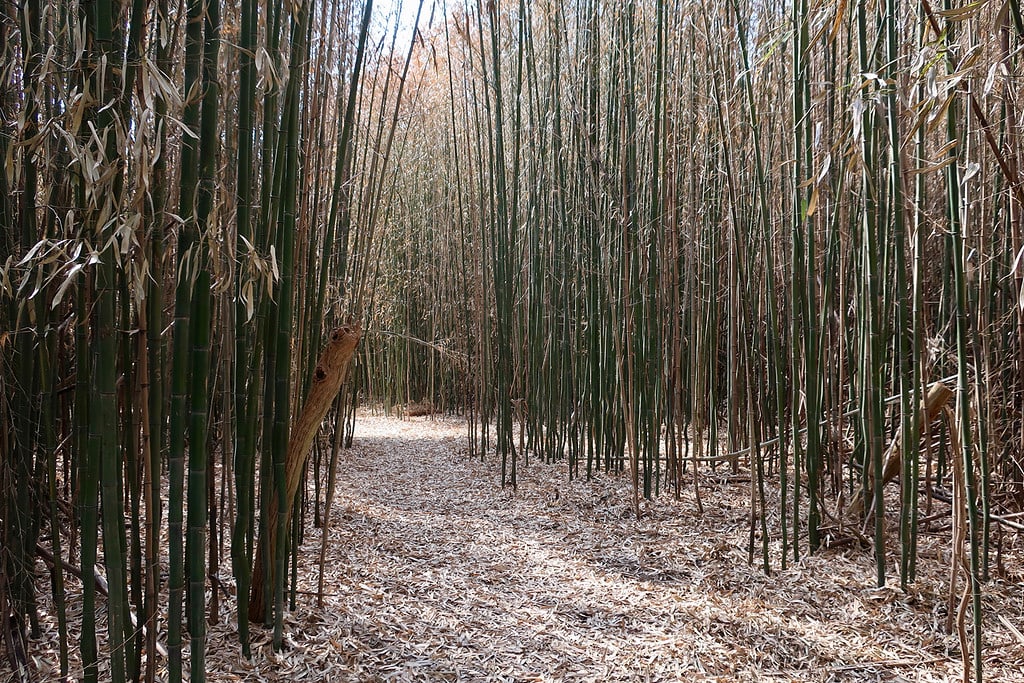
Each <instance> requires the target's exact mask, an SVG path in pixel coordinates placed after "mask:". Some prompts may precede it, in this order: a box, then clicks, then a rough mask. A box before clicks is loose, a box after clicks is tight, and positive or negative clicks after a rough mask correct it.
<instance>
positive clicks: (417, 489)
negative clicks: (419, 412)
mask: <svg viewBox="0 0 1024 683" xmlns="http://www.w3.org/2000/svg"><path fill="white" fill-rule="evenodd" d="M464 430H465V426H464V424H463V423H461V422H455V421H444V420H437V421H432V420H430V419H421V418H416V419H410V420H408V421H404V422H403V421H398V420H395V419H387V418H382V417H373V416H369V415H361V416H360V417H359V419H358V422H357V431H356V434H357V436H356V441H355V444H354V447H353V448H352V449H351V450H348V451H345V452H344V453H343V455H342V461H341V463H340V472H339V480H338V484H339V489H338V497H337V499H336V502H335V508H334V513H333V515H332V516H333V519H332V523H331V531H330V533H331V535H332V538H331V540H330V545H329V551H328V552H329V557H328V562H327V571H326V577H325V585H326V586H327V595H326V598H325V609H324V610H323V611H322V612H319V611H317V610H316V609H315V596H314V595H311V594H303V595H301V596H300V603H301V604H300V605H299V607H298V609H297V610H296V611H295V612H293V613H290V614H289V616H288V622H287V624H286V630H287V632H288V636H287V641H288V648H287V649H286V651H284V652H282V653H273V652H272V651H271V649H270V647H269V642H268V641H269V633H265V632H263V631H257V639H258V640H257V643H256V648H255V649H256V651H257V653H258V654H257V657H256V658H255V660H254V663H248V662H245V661H244V660H241V659H240V658H239V657H238V656H237V654H235V653H237V646H236V645H234V643H232V642H231V641H232V640H233V638H234V631H233V624H231V623H226V624H224V625H223V626H222V627H221V628H220V633H218V634H217V635H216V637H217V638H218V639H221V638H222V639H223V641H222V642H223V645H222V647H223V649H221V653H222V655H223V656H222V657H221V658H218V659H219V660H220V661H219V662H218V664H217V666H218V669H220V672H221V673H217V674H216V677H215V678H212V679H211V680H267V681H300V680H308V681H682V680H705V681H733V680H737V681H805V680H806V681H861V680H863V681H878V680H883V681H888V680H893V681H947V680H952V679H955V678H957V677H958V676H959V674H960V659H959V643H958V640H957V638H956V636H955V635H953V636H948V635H946V634H944V633H943V632H942V630H941V628H942V622H943V615H942V614H941V610H942V609H944V607H943V602H944V600H943V594H942V591H943V590H944V586H943V585H941V584H940V583H939V582H940V581H941V578H940V577H941V576H943V574H944V572H945V571H947V570H946V568H945V567H940V566H939V564H938V562H931V561H927V563H928V564H934V565H935V567H934V570H935V571H934V572H933V573H934V582H933V581H932V578H933V577H932V576H931V575H926V576H923V577H922V580H921V581H919V583H918V585H917V586H916V587H915V588H914V589H913V590H912V591H911V593H910V594H909V595H908V594H904V593H902V592H900V591H899V590H897V589H895V588H893V589H889V588H884V589H877V588H875V587H874V586H873V583H872V579H871V577H872V576H873V570H872V567H873V561H872V559H871V557H870V554H869V553H867V552H865V551H860V550H852V549H851V550H847V551H841V550H836V551H829V552H826V553H823V554H822V555H820V556H815V557H810V558H806V559H804V560H803V561H801V562H800V563H798V564H797V565H796V566H793V567H790V568H788V569H787V570H786V571H784V572H780V571H775V572H773V574H772V576H765V575H764V574H763V573H762V572H761V570H760V568H759V567H757V566H754V567H750V566H748V565H747V552H746V547H747V546H746V544H747V540H746V539H747V533H748V517H747V514H748V513H747V510H748V502H747V496H748V495H749V493H748V488H747V487H748V484H745V483H742V482H739V483H737V482H732V483H730V482H729V480H728V478H726V477H717V478H712V476H708V477H706V478H705V484H704V486H705V489H704V495H705V505H706V512H705V514H704V515H703V516H702V517H697V516H696V515H695V506H694V505H693V502H692V499H690V497H689V495H687V496H684V497H683V499H682V500H681V501H674V500H670V496H663V497H662V498H660V499H659V500H658V501H657V502H656V503H653V504H650V505H648V506H647V515H646V516H645V518H644V519H643V520H641V521H640V522H639V523H638V522H636V520H635V519H633V515H632V512H631V510H630V506H629V500H630V497H629V490H628V483H627V482H626V481H625V480H624V479H623V478H616V477H603V476H602V477H597V478H596V479H595V480H594V481H591V482H586V481H574V482H569V481H568V480H567V477H566V472H565V468H564V466H559V465H543V464H531V466H530V467H529V468H526V469H525V471H524V472H523V473H522V475H521V477H520V482H521V483H520V486H519V490H518V491H517V492H515V493H513V492H512V491H510V490H508V489H505V490H503V489H501V488H500V487H499V486H498V485H497V482H498V477H497V473H496V466H495V464H494V463H493V462H485V463H480V462H479V461H477V460H471V459H470V458H468V457H467V455H466V453H465V449H464V444H465V438H464V436H465V431H464ZM319 543H320V536H319V532H317V531H316V530H311V531H310V532H308V533H307V536H306V540H305V543H304V545H303V547H302V557H303V562H302V563H301V564H303V565H304V566H302V567H300V577H299V583H300V589H301V590H305V591H315V590H316V581H317V568H316V557H317V553H318V549H319ZM941 547H943V546H942V545H941V544H937V545H936V551H935V552H940V549H941ZM944 547H946V548H948V545H946V546H944ZM776 569H777V568H776ZM1004 588H1006V589H1008V590H1009V595H1012V586H1005V587H1004ZM1006 597H1008V596H1006ZM988 599H989V600H991V601H995V604H1002V601H1003V600H1004V599H1005V598H1004V597H996V596H994V595H992V594H991V593H990V594H989V598H988ZM1010 603H1011V604H1010V605H1009V607H1010V611H1009V612H1006V611H1005V610H1004V612H1003V613H1004V614H1005V615H1006V616H1007V617H1009V618H1010V620H1011V621H1012V622H1014V623H1016V624H1021V625H1024V620H1022V618H1021V615H1022V611H1024V606H1022V605H1021V599H1020V598H1019V597H1018V598H1017V600H1016V602H1015V603H1014V602H1013V601H1012V599H1010ZM988 633H989V635H988V641H987V642H988V646H987V650H986V666H987V667H988V671H989V674H990V676H991V678H990V680H993V681H1024V674H1022V673H1021V671H1022V670H1024V668H1022V665H1024V643H1020V642H1017V641H1016V640H1015V639H1014V637H1013V635H1012V634H1011V633H1010V632H1009V631H1005V630H1004V631H1002V632H1000V631H999V622H998V621H995V620H994V617H993V627H992V628H991V629H990V630H989V632H988ZM215 649H217V647H216V646H214V645H213V644H212V643H211V650H215ZM229 653H230V654H229ZM211 659H212V658H211ZM229 672H230V673H229ZM222 674H223V675H222Z"/></svg>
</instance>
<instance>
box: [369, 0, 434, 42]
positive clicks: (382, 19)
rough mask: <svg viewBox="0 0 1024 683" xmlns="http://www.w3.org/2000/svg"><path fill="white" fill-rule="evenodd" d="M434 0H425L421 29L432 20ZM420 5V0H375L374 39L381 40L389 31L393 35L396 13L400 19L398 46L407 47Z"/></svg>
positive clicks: (421, 16)
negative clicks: (431, 13)
mask: <svg viewBox="0 0 1024 683" xmlns="http://www.w3.org/2000/svg"><path fill="white" fill-rule="evenodd" d="M433 3H434V0H423V12H422V13H421V15H420V30H423V29H425V28H426V26H427V22H428V21H429V20H430V12H431V8H432V5H433ZM418 7H419V0H374V3H373V24H372V25H373V33H372V34H371V35H373V37H374V39H376V40H380V38H381V36H382V35H383V34H384V32H385V31H387V35H388V36H390V35H391V31H392V30H393V27H394V21H395V16H396V14H397V15H398V20H399V29H398V43H397V45H396V48H397V47H405V46H407V45H408V44H409V41H410V40H411V39H412V29H413V23H414V22H415V20H416V10H417V9H418Z"/></svg>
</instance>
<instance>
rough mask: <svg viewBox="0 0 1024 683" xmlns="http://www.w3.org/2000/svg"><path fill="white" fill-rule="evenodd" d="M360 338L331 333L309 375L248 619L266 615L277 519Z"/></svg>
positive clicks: (263, 537) (351, 332)
mask: <svg viewBox="0 0 1024 683" xmlns="http://www.w3.org/2000/svg"><path fill="white" fill-rule="evenodd" d="M361 336H362V329H361V328H360V326H359V324H358V323H356V324H351V325H343V326H342V327H339V328H337V329H336V330H334V331H333V332H332V333H331V341H330V342H329V343H328V344H327V348H326V349H324V352H323V353H322V354H321V355H320V362H318V363H317V365H316V370H315V371H314V372H313V384H312V385H311V386H310V388H309V393H308V394H307V396H306V402H305V403H304V404H303V406H302V412H301V413H299V417H298V419H297V420H295V422H294V423H293V424H292V428H291V433H290V435H289V438H288V451H287V453H286V455H285V485H286V488H285V496H286V497H285V505H284V510H279V509H278V504H277V497H276V496H272V497H271V498H270V504H269V508H268V511H267V525H266V527H265V529H266V531H265V533H263V534H260V539H259V543H258V545H257V546H256V553H255V557H254V558H253V569H252V584H251V587H250V592H249V619H250V620H251V621H254V622H256V623H263V621H264V617H265V614H266V601H265V600H264V585H265V583H264V582H265V581H267V580H270V581H271V582H273V580H274V563H273V562H268V558H270V557H271V554H272V550H271V549H272V548H276V547H277V545H276V543H277V527H278V522H279V520H278V517H279V515H284V517H285V528H288V521H289V520H290V517H291V511H292V508H293V504H294V502H295V494H296V493H297V492H298V489H299V484H300V483H301V480H302V469H303V467H304V465H305V464H306V459H307V458H308V457H309V451H310V448H311V447H312V446H313V439H314V438H315V437H316V433H317V431H318V430H319V429H320V423H321V422H323V420H324V417H326V416H327V411H328V410H329V409H330V407H331V403H332V402H333V401H334V398H335V397H336V396H337V395H338V392H339V391H340V390H341V385H342V384H343V383H344V381H345V376H346V375H347V374H348V367H349V361H351V360H352V355H353V354H354V353H355V350H356V345H357V344H358V343H359V338H360V337H361Z"/></svg>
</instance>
